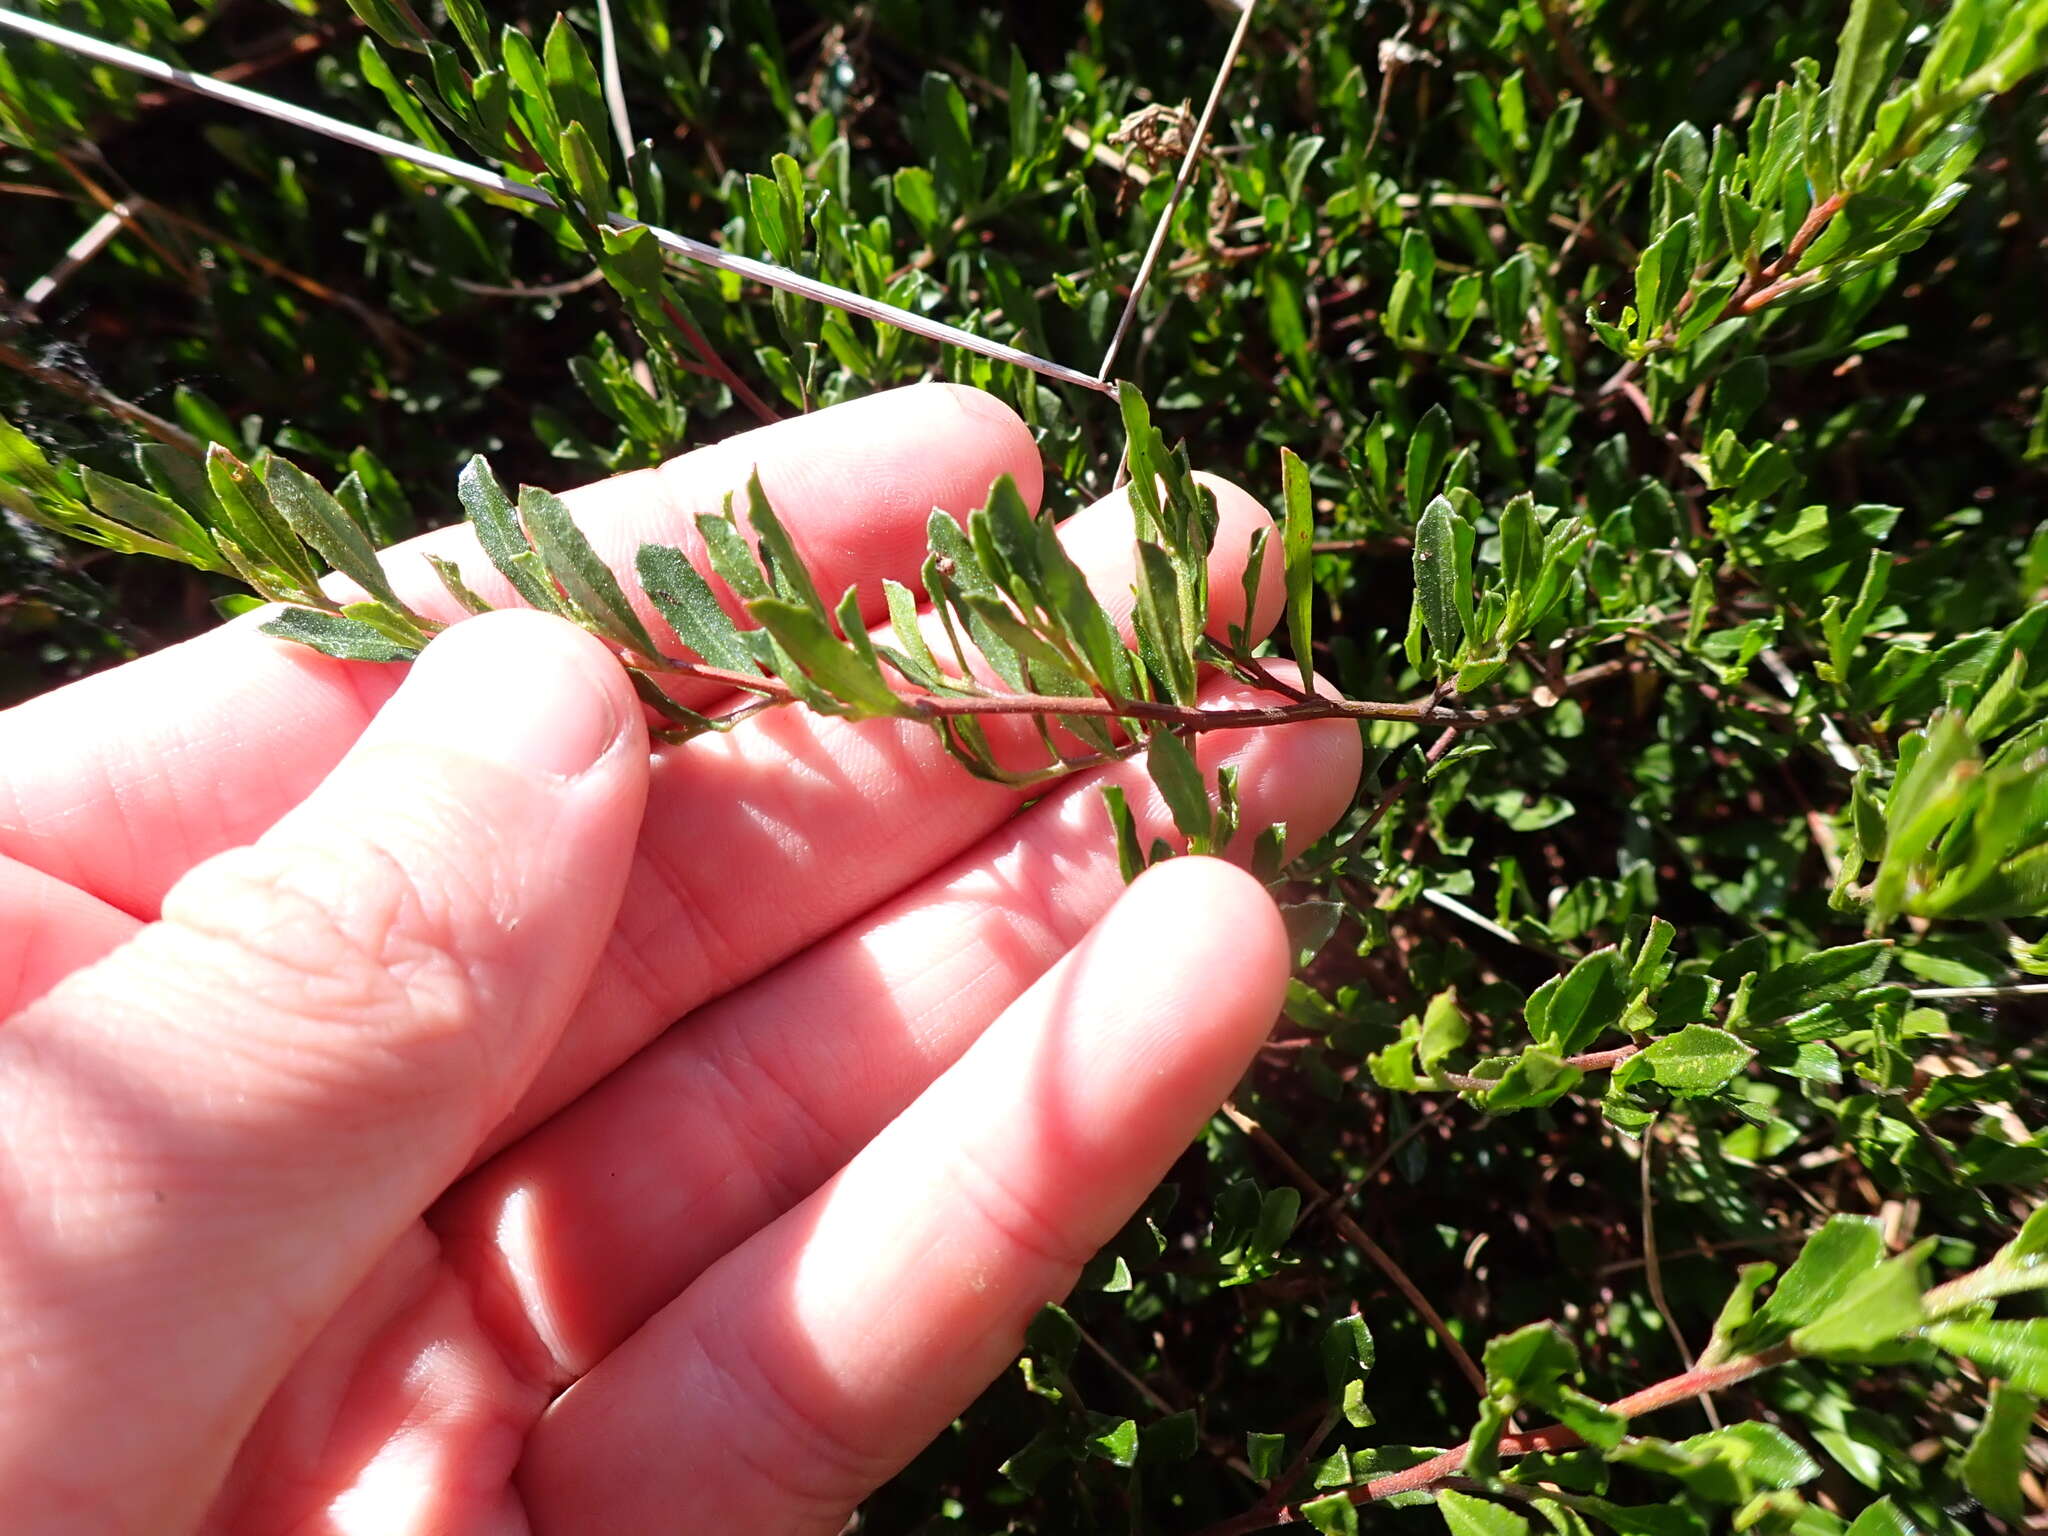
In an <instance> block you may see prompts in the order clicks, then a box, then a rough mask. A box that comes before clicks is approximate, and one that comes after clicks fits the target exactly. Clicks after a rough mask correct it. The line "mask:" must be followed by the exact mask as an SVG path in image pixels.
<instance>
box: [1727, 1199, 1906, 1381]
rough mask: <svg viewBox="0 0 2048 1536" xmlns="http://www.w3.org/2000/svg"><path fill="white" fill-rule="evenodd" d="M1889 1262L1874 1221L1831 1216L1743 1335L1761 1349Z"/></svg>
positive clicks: (1815, 1315)
mask: <svg viewBox="0 0 2048 1536" xmlns="http://www.w3.org/2000/svg"><path fill="white" fill-rule="evenodd" d="M1883 1259H1884V1236H1883V1234H1882V1232H1881V1230H1880V1229H1879V1227H1878V1224H1877V1222H1876V1221H1875V1220H1874V1219H1873V1218H1871V1217H1868V1216H1831V1217H1829V1218H1828V1221H1827V1224H1826V1225H1825V1226H1823V1227H1822V1228H1821V1229H1820V1230H1819V1231H1818V1232H1816V1233H1814V1234H1813V1236H1812V1237H1809V1238H1808V1239H1807V1240H1806V1244H1805V1246H1804V1247H1802V1248H1801V1249H1800V1250H1799V1257H1798V1258H1797V1259H1795V1260H1794V1261H1793V1264H1792V1267H1791V1268H1790V1269H1788V1270H1786V1271H1785V1275H1784V1278H1783V1279H1781V1280H1780V1281H1779V1282H1778V1284H1777V1286H1776V1288H1775V1289H1774V1290H1772V1292H1771V1298H1770V1300H1769V1301H1768V1302H1766V1303H1765V1304H1764V1307H1763V1310H1762V1311H1760V1312H1758V1313H1757V1315H1756V1317H1755V1318H1754V1319H1753V1320H1752V1321H1751V1323H1750V1324H1749V1326H1747V1327H1745V1328H1743V1329H1742V1330H1741V1331H1740V1333H1739V1334H1738V1338H1739V1340H1740V1342H1741V1343H1742V1344H1743V1345H1744V1346H1745V1347H1757V1348H1761V1347H1763V1346H1765V1345H1768V1344H1773V1343H1776V1342H1777V1341H1778V1340H1779V1339H1782V1338H1785V1337H1787V1336H1788V1335H1790V1334H1791V1333H1792V1332H1793V1330H1794V1329H1796V1328H1800V1327H1803V1326H1805V1325H1806V1324H1807V1323H1810V1322H1812V1321H1813V1320H1814V1319H1816V1318H1818V1317H1820V1316H1821V1315H1822V1314H1823V1313H1825V1312H1827V1311H1828V1310H1829V1309H1830V1308H1831V1307H1833V1306H1834V1304H1835V1303H1836V1302H1838V1301H1840V1300H1841V1299H1842V1296H1843V1295H1844V1293H1846V1292H1847V1291H1848V1289H1849V1287H1850V1286H1851V1285H1853V1284H1855V1282H1856V1281H1857V1280H1858V1279H1860V1278H1861V1277H1862V1276H1863V1275H1864V1274H1866V1273H1867V1272H1868V1271H1870V1270H1873V1269H1875V1268H1877V1266H1878V1265H1879V1263H1881V1262H1882V1261H1883Z"/></svg>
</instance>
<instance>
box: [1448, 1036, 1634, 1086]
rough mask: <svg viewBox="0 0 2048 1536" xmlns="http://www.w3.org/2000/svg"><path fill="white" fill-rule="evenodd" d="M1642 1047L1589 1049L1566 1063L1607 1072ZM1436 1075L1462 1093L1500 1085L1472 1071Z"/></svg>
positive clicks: (1590, 1070) (1583, 1068)
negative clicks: (1609, 1049) (1603, 1049)
mask: <svg viewBox="0 0 2048 1536" xmlns="http://www.w3.org/2000/svg"><path fill="white" fill-rule="evenodd" d="M1641 1049H1642V1047H1641V1046H1640V1045H1617V1046H1616V1047H1615V1048H1614V1049H1613V1050H1611V1051H1588V1052H1587V1053H1586V1054H1585V1055H1583V1056H1567V1057H1565V1058H1564V1064H1565V1065H1566V1066H1568V1067H1577V1068H1578V1069H1579V1070H1580V1071H1581V1072H1605V1071H1607V1070H1608V1069H1609V1068H1611V1067H1618V1066H1620V1065H1621V1064H1622V1063H1623V1062H1624V1061H1627V1060H1628V1059H1629V1057H1631V1056H1633V1055H1635V1054H1636V1052H1638V1051H1640V1050H1641ZM1436 1075H1437V1076H1438V1077H1440V1078H1442V1079H1443V1080H1444V1081H1445V1082H1446V1083H1449V1084H1450V1085H1451V1086H1452V1087H1453V1088H1455V1089H1457V1090H1458V1091H1459V1092H1460V1093H1473V1092H1483V1091H1484V1090H1486V1089H1488V1088H1497V1087H1499V1086H1500V1082H1499V1080H1498V1079H1497V1078H1491V1077H1479V1076H1476V1075H1475V1074H1473V1073H1470V1072H1445V1071H1442V1070H1439V1071H1438V1072H1437V1074H1436Z"/></svg>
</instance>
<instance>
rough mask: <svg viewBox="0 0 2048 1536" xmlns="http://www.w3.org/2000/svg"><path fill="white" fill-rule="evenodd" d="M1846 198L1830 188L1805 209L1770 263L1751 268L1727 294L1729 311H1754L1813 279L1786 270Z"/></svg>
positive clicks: (1840, 208)
mask: <svg viewBox="0 0 2048 1536" xmlns="http://www.w3.org/2000/svg"><path fill="white" fill-rule="evenodd" d="M1847 200H1848V194H1847V193H1845V192H1831V193H1829V194H1828V195H1827V196H1826V197H1824V198H1822V199H1821V200H1820V201H1819V202H1817V203H1815V204H1814V205H1813V207H1812V208H1810V209H1809V210H1808V211H1807V214H1806V219H1805V221H1804V222H1803V223H1801V224H1800V226H1799V228H1798V230H1797V232H1796V233H1794V235H1793V236H1792V238H1791V239H1790V240H1787V241H1786V242H1785V249H1784V250H1783V251H1781V252H1779V254H1778V259H1777V260H1776V261H1774V262H1772V263H1771V264H1770V265H1769V266H1766V267H1763V268H1760V269H1759V270H1757V271H1755V272H1752V273H1751V274H1749V275H1748V276H1747V277H1745V278H1743V280H1742V281H1741V282H1740V283H1739V284H1737V285H1736V289H1735V292H1734V293H1732V294H1730V295H1729V296H1728V309H1729V312H1730V313H1733V314H1738V315H1753V314H1755V313H1756V312H1757V311H1758V310H1760V309H1762V308H1763V307H1764V306H1765V305H1766V304H1769V303H1770V302H1771V301H1772V300H1774V299H1778V298H1782V297H1783V296H1784V295H1786V294H1788V293H1790V292H1791V291H1792V290H1793V289H1795V288H1803V287H1805V286H1806V284H1807V283H1809V282H1811V281H1813V279H1812V277H1811V275H1807V276H1802V277H1791V276H1789V275H1788V274H1789V273H1790V272H1791V271H1792V269H1793V268H1794V267H1796V266H1798V265H1799V258H1800V257H1802V256H1804V255H1805V254H1806V252H1807V248H1808V247H1809V246H1811V245H1812V244H1813V242H1814V241H1816V240H1818V239H1819V238H1820V232H1821V231H1822V230H1824V229H1826V228H1827V227H1828V221H1829V220H1830V219H1832V218H1834V216H1835V215H1836V214H1838V213H1840V212H1841V211H1842V204H1843V203H1844V202H1846V201H1847Z"/></svg>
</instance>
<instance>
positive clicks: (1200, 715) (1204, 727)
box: [646, 656, 1634, 745]
mask: <svg viewBox="0 0 2048 1536" xmlns="http://www.w3.org/2000/svg"><path fill="white" fill-rule="evenodd" d="M651 659H652V660H653V661H654V663H655V664H654V665H653V666H651V667H648V668H647V669H646V670H648V671H650V672H666V673H672V674H674V675H675V676H677V677H688V678H695V679H698V680H700V681H703V682H710V683H721V684H723V685H724V686H726V687H728V688H735V689H739V690H742V691H744V692H747V693H753V694H758V695H760V696H761V697H763V698H769V699H774V700H776V701H778V702H781V703H793V702H795V698H796V696H795V694H794V693H793V692H792V691H791V690H790V688H789V686H788V684H786V683H783V682H781V681H779V680H777V679H775V678H772V677H765V676H762V675H760V674H759V673H752V672H729V671H726V670H725V669H723V668H720V667H709V666H705V665H703V664H702V663H699V662H694V661H678V660H674V659H672V658H670V657H665V656H664V657H659V658H651ZM1633 665H1634V662H1633V661H1632V660H1631V659H1629V658H1628V657H1619V656H1618V657H1615V658H1613V659H1611V660H1608V661H1603V662H1598V663H1596V664H1595V665H1593V666H1590V667H1585V668H1582V669H1581V670H1579V671H1577V672H1574V673H1572V674H1571V675H1570V676H1568V677H1566V678H1565V679H1564V684H1563V688H1562V689H1561V690H1560V695H1561V694H1563V693H1577V692H1579V691H1580V690H1581V689H1584V688H1588V687H1591V686H1592V685H1593V684H1594V683H1597V682H1601V681H1603V680H1604V679H1606V678H1610V677H1615V676H1618V675H1619V674H1620V673H1622V672H1625V671H1627V670H1629V668H1630V667H1632V666H1633ZM897 698H898V699H900V700H901V701H902V703H903V707H904V714H905V716H906V717H907V718H909V719H913V720H925V721H932V720H944V719H950V718H957V717H959V716H962V715H1092V716H1095V717H1097V718H1100V719H1107V720H1150V721H1154V722H1157V723H1159V724H1163V725H1171V726H1175V727H1178V728H1180V729H1183V730H1188V731H1243V730H1256V729H1258V728H1260V727H1262V726H1269V725H1296V724H1300V723H1301V722H1303V721H1309V720H1404V721H1408V722H1410V723H1412V724H1416V725H1440V726H1443V727H1445V728H1446V729H1448V730H1453V731H1456V730H1470V729H1473V728H1476V727H1480V726H1488V725H1501V724H1505V723H1506V722H1507V721H1510V720H1520V719H1522V718H1523V717H1525V716H1527V715H1532V714H1536V713H1539V712H1540V711H1542V710H1543V709H1545V708H1547V707H1549V703H1550V702H1552V701H1549V700H1545V701H1542V702H1539V701H1538V700H1536V699H1534V698H1526V699H1515V700H1513V701H1512V702H1510V703H1507V704H1496V705H1492V706H1489V707H1487V708H1484V709H1452V708H1449V707H1447V706H1445V705H1443V704H1441V703H1439V702H1437V701H1436V699H1435V698H1433V697H1432V698H1428V699H1420V700H1417V701H1415V702H1413V703H1405V704H1401V703H1391V702H1382V701H1378V700H1371V699H1332V698H1325V697H1323V696H1321V695H1315V696H1313V697H1309V698H1300V699H1290V700H1289V701H1288V702H1287V703H1284V704H1271V705H1264V706H1260V705H1245V706H1241V707H1238V708H1231V709H1205V708H1203V707H1202V706H1200V705H1198V704H1166V703H1161V702H1160V701H1158V700H1156V699H1119V698H1115V697H1097V698H1086V699H1083V698H1067V697H1065V696H1063V695H1058V694H1049V693H975V694H934V693H898V694H897ZM1446 745H1447V744H1446Z"/></svg>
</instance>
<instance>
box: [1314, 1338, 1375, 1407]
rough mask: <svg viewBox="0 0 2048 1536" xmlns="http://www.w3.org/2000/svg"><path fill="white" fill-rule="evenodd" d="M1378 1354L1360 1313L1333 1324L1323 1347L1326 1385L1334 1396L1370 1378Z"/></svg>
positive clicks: (1338, 1395) (1324, 1380)
mask: <svg viewBox="0 0 2048 1536" xmlns="http://www.w3.org/2000/svg"><path fill="white" fill-rule="evenodd" d="M1375 1353H1376V1352H1375V1350H1374V1347H1373V1338H1372V1330H1371V1329H1370V1328H1368V1327H1367V1326H1366V1325H1365V1319H1364V1318H1362V1317H1360V1316H1359V1315H1358V1314H1357V1313H1356V1312H1352V1313H1348V1314H1347V1315H1345V1316H1343V1317H1340V1318H1338V1319H1337V1320H1336V1321H1335V1322H1334V1323H1332V1324H1330V1326H1329V1327H1328V1328H1327V1329H1325V1330H1324V1332H1323V1342H1322V1347H1321V1354H1322V1362H1323V1385H1324V1387H1325V1388H1326V1389H1327V1390H1328V1392H1329V1394H1330V1396H1331V1397H1333V1398H1334V1397H1341V1396H1342V1395H1343V1392H1344V1388H1345V1385H1346V1384H1347V1383H1349V1382H1354V1381H1363V1380H1364V1379H1365V1378H1366V1377H1368V1376H1370V1375H1371V1374H1372V1367H1373V1361H1374V1358H1375ZM1360 1427H1361V1428H1362V1427H1363V1426H1360Z"/></svg>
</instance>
